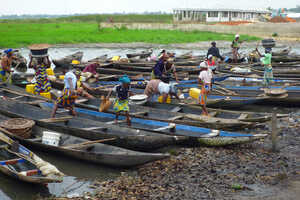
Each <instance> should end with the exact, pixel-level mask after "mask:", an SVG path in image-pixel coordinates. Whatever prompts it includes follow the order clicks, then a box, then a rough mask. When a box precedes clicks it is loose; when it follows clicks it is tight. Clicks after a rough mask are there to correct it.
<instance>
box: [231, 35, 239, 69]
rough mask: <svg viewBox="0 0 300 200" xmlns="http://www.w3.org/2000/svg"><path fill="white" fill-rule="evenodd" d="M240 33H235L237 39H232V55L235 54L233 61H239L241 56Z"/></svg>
mask: <svg viewBox="0 0 300 200" xmlns="http://www.w3.org/2000/svg"><path fill="white" fill-rule="evenodd" d="M239 39H240V35H239V34H237V35H235V39H234V40H233V41H232V44H231V48H232V55H233V62H234V63H237V62H238V57H239V49H240V43H241V42H240V41H239Z"/></svg>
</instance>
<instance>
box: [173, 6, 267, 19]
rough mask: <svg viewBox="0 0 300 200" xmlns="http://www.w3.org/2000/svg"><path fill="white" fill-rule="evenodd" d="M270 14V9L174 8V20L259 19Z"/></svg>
mask: <svg viewBox="0 0 300 200" xmlns="http://www.w3.org/2000/svg"><path fill="white" fill-rule="evenodd" d="M266 14H267V15H270V14H271V12H269V11H258V10H237V9H190V8H188V9H183V8H182V9H174V10H173V20H174V22H228V21H257V20H258V19H259V17H260V16H262V15H266Z"/></svg>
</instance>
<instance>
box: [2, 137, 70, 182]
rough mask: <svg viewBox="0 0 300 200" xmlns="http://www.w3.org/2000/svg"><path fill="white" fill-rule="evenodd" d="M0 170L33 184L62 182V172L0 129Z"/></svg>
mask: <svg viewBox="0 0 300 200" xmlns="http://www.w3.org/2000/svg"><path fill="white" fill-rule="evenodd" d="M0 171H1V172H2V173H4V174H6V175H8V176H10V177H12V178H16V179H18V180H20V181H24V182H27V183H34V184H47V183H59V182H62V180H63V176H64V174H63V173H62V172H60V171H59V170H58V169H57V168H56V167H55V166H54V165H52V164H50V163H48V162H46V161H44V160H42V159H41V158H40V157H38V156H37V155H36V154H34V153H33V152H32V151H30V150H28V149H27V148H25V147H24V146H22V145H20V144H19V143H16V142H15V141H14V140H12V139H11V138H9V137H8V136H6V135H5V134H4V133H3V132H2V131H0Z"/></svg>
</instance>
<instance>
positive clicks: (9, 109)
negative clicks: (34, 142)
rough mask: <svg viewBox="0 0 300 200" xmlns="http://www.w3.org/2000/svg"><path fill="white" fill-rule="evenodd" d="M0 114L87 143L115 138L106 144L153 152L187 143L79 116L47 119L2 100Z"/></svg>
mask: <svg viewBox="0 0 300 200" xmlns="http://www.w3.org/2000/svg"><path fill="white" fill-rule="evenodd" d="M0 113H1V114H3V115H6V116H8V117H19V118H27V119H31V120H34V121H35V122H36V124H37V125H38V126H41V127H46V128H48V129H50V130H53V131H57V132H63V133H65V134H69V135H73V136H76V137H81V138H85V139H89V140H99V139H107V138H112V137H116V140H114V141H108V142H105V143H106V144H111V145H115V146H119V147H123V148H128V149H131V150H141V151H153V150H154V149H157V148H161V147H164V146H166V145H172V144H177V143H180V142H182V141H186V140H187V139H188V138H186V137H177V136H168V135H162V134H157V133H153V132H149V131H143V130H134V129H131V128H126V127H122V128H121V127H116V126H114V125H112V124H106V123H102V122H99V121H95V120H89V119H85V118H80V117H73V118H60V117H61V116H64V114H63V113H58V114H57V118H58V122H55V121H56V120H54V121H52V119H49V117H50V115H51V111H47V110H42V109H41V108H39V107H36V106H32V105H29V104H27V103H26V104H25V103H19V102H17V101H15V100H11V99H9V100H2V101H1V105H0Z"/></svg>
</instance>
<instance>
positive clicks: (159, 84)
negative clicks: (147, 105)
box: [144, 79, 180, 103]
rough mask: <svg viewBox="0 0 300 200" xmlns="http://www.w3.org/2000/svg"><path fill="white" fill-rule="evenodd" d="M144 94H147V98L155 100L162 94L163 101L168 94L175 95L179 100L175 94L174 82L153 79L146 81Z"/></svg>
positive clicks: (164, 101)
mask: <svg viewBox="0 0 300 200" xmlns="http://www.w3.org/2000/svg"><path fill="white" fill-rule="evenodd" d="M144 94H145V95H147V96H148V100H151V101H157V99H158V96H159V95H162V96H163V100H162V102H163V103H166V101H167V98H168V95H171V96H175V97H176V99H178V100H180V99H179V97H178V95H177V88H176V86H175V84H174V83H171V84H168V83H164V82H163V81H162V80H159V79H154V80H150V81H149V82H148V83H147V86H146V89H145V90H144Z"/></svg>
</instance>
